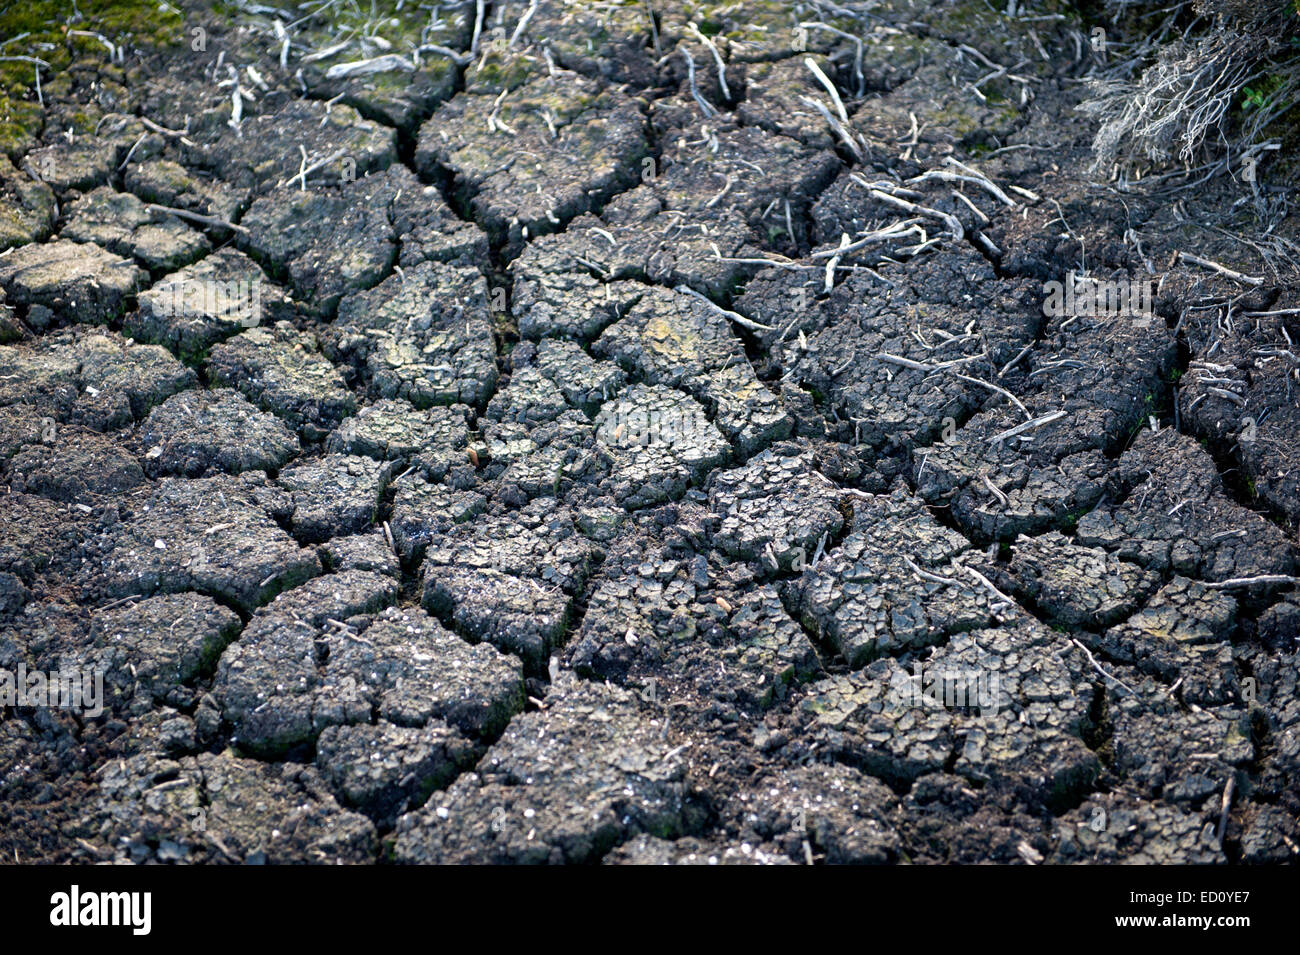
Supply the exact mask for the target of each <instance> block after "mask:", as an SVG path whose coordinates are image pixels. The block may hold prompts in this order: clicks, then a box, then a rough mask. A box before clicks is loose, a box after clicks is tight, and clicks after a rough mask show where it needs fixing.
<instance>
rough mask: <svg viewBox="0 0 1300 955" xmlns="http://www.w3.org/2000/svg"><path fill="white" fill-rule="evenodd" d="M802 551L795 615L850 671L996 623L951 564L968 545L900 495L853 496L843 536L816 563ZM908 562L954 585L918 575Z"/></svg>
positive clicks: (975, 587)
mask: <svg viewBox="0 0 1300 955" xmlns="http://www.w3.org/2000/svg"><path fill="white" fill-rule="evenodd" d="M829 503H830V502H829V501H828V502H827V505H825V506H829ZM828 517H829V512H828ZM826 526H827V527H830V526H833V525H830V524H827V525H826ZM738 529H739V528H738ZM804 546H805V548H806V554H807V556H806V558H805V561H806V563H807V569H806V570H805V571H804V574H803V578H802V580H801V581H800V584H799V591H800V599H799V607H800V614H801V616H802V618H803V620H804V624H805V625H806V626H808V627H809V628H812V629H815V630H816V631H817V633H818V634H820V635H821V636H822V638H824V639H825V640H827V641H828V642H829V643H830V644H831V645H832V646H833V647H835V649H836V650H838V651H839V653H840V655H841V656H842V657H843V658H844V659H845V661H846V662H847V663H848V664H849V666H851V667H854V668H856V667H860V666H862V665H863V664H865V663H867V662H868V661H870V660H872V659H874V658H875V657H878V656H880V655H882V654H896V653H899V652H902V651H905V650H907V649H915V648H919V647H924V646H927V645H929V644H934V643H939V642H941V641H942V640H943V639H944V638H945V637H948V636H950V635H952V634H955V633H959V632H962V631H966V630H973V629H976V628H979V627H986V626H989V625H990V624H991V623H992V622H993V620H994V609H993V607H992V606H991V605H990V599H989V595H988V594H987V593H986V592H985V591H984V590H983V589H982V588H981V587H980V585H979V584H978V583H977V582H976V581H975V579H974V578H973V577H970V576H968V575H966V574H964V573H961V572H960V571H959V569H958V568H957V566H956V563H957V560H958V558H959V557H961V556H963V555H964V554H965V553H966V552H967V551H968V550H969V548H970V543H969V542H968V541H967V540H966V539H965V538H964V537H962V536H961V535H960V534H958V533H957V532H956V531H953V530H950V529H948V528H946V527H944V526H942V525H941V524H939V523H937V522H936V521H935V520H934V518H933V517H931V516H930V514H929V512H928V511H927V510H926V508H925V505H924V504H923V503H922V502H921V501H920V500H919V499H917V498H915V497H913V496H911V495H910V494H908V493H907V492H906V490H905V489H902V488H899V489H896V490H895V491H894V492H893V493H892V494H889V495H874V496H872V497H870V498H862V497H857V498H854V500H853V520H852V523H851V524H850V525H849V531H848V534H847V535H846V536H845V537H844V540H843V541H842V542H841V543H840V545H839V546H838V547H834V548H829V549H828V550H827V551H826V553H825V555H824V556H823V557H822V559H821V560H818V561H817V562H816V563H813V558H814V557H815V556H816V555H815V554H814V552H813V551H812V550H811V549H810V548H809V547H808V545H804ZM905 558H906V559H910V560H911V561H912V562H913V563H914V564H916V565H917V566H918V567H919V568H921V569H922V570H923V571H925V572H927V573H930V574H934V575H935V576H939V577H946V578H950V579H951V580H952V583H949V584H946V585H945V584H940V583H938V582H937V581H933V580H929V579H926V578H923V577H921V576H919V575H918V574H917V573H916V572H915V571H914V570H912V568H910V567H908V566H907V563H906V560H905Z"/></svg>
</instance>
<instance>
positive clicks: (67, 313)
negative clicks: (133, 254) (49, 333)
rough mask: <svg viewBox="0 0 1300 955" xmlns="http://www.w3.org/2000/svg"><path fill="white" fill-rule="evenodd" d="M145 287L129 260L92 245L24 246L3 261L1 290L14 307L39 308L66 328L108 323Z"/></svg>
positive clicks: (58, 242)
mask: <svg viewBox="0 0 1300 955" xmlns="http://www.w3.org/2000/svg"><path fill="white" fill-rule="evenodd" d="M144 283H145V273H144V272H143V271H141V270H140V269H139V268H137V267H136V266H135V265H134V264H133V263H132V262H131V260H130V259H124V258H121V257H120V256H117V255H114V254H113V253H111V252H108V251H105V250H104V249H101V248H100V247H99V246H97V245H94V244H92V243H82V242H73V241H71V240H68V239H59V240H56V241H54V242H46V243H42V244H39V245H36V244H33V245H24V246H21V247H20V248H18V249H15V250H14V251H13V252H11V253H10V254H8V255H6V256H5V257H4V258H3V259H0V288H3V289H4V291H5V293H6V295H7V296H8V299H9V301H10V302H12V303H13V304H15V305H26V306H28V307H29V308H30V307H34V306H40V307H42V308H45V309H48V310H49V311H50V312H52V313H53V314H54V316H55V317H56V318H57V319H58V320H59V321H62V322H67V323H75V322H80V323H85V324H88V325H105V324H107V323H108V322H110V321H112V320H113V319H115V318H117V317H118V316H119V315H121V314H122V309H123V308H124V307H125V304H126V300H127V299H128V298H129V297H130V296H132V295H134V294H135V292H136V290H138V289H139V288H141V286H143V285H144Z"/></svg>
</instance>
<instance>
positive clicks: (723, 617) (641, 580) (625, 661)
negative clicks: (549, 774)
mask: <svg viewBox="0 0 1300 955" xmlns="http://www.w3.org/2000/svg"><path fill="white" fill-rule="evenodd" d="M701 510H702V509H701V508H699V506H698V505H696V506H695V507H694V511H695V513H694V514H690V513H688V512H687V509H686V507H685V506H684V507H683V508H682V509H681V510H680V511H679V515H678V516H679V524H678V525H676V526H678V527H681V528H685V527H687V526H689V525H690V524H692V523H693V522H698V521H700V511H701ZM636 530H637V531H638V532H640V533H644V532H645V529H644V528H637V529H636ZM719 598H722V599H721V600H720V599H719ZM566 656H567V659H568V660H569V661H570V662H571V664H572V666H573V668H574V670H575V671H576V672H578V673H579V674H581V675H584V676H588V677H593V678H596V679H613V680H617V681H619V682H624V683H628V684H630V685H635V686H640V687H642V688H645V692H650V691H649V689H648V688H649V687H651V686H653V688H654V691H653V692H654V695H655V697H656V698H662V699H663V700H666V701H673V702H674V705H690V706H691V708H692V709H693V710H701V709H702V710H708V711H710V712H719V711H724V712H730V713H732V714H733V715H734V716H735V717H736V718H739V717H740V716H741V715H742V714H741V712H739V711H738V708H739V710H741V711H744V712H747V713H748V714H751V715H752V714H755V713H761V712H763V711H765V710H767V709H768V708H770V707H771V706H773V705H774V704H776V703H778V702H780V701H781V700H783V699H785V698H786V696H787V695H788V694H789V691H790V688H791V687H792V686H793V685H795V684H797V683H800V682H802V681H803V680H805V679H807V678H808V677H810V676H811V675H812V674H813V672H814V671H815V669H816V667H817V654H816V651H815V649H814V648H813V645H812V643H811V641H810V640H809V639H808V636H807V634H806V633H804V631H803V630H802V629H801V628H800V627H799V625H798V624H797V623H796V622H795V621H794V620H793V619H791V617H790V615H789V614H788V613H787V612H786V610H785V608H784V606H782V604H781V600H780V597H779V596H778V594H777V592H776V590H775V588H773V587H771V586H760V587H757V588H755V589H753V590H749V591H744V592H739V593H738V592H735V591H734V590H732V589H731V588H730V587H728V586H727V585H726V584H725V583H724V582H720V581H717V580H715V579H713V578H712V575H711V574H710V568H709V563H708V560H707V559H706V558H705V557H704V556H702V555H695V556H693V557H692V556H691V555H690V554H689V553H686V552H681V551H679V550H676V549H670V548H666V547H663V548H656V547H653V546H650V547H647V546H645V545H644V544H643V543H642V542H641V541H640V540H638V539H637V538H636V537H635V536H634V535H632V534H629V535H627V536H625V537H623V538H622V539H621V541H620V542H618V543H615V544H614V545H613V546H612V547H611V553H610V555H609V556H608V557H607V558H606V560H605V563H604V564H602V566H601V570H600V572H599V574H598V575H597V577H596V580H595V584H594V587H593V589H592V593H591V596H590V598H588V602H587V612H586V614H585V615H584V616H583V619H582V627H581V629H580V630H579V632H578V636H577V639H576V641H575V642H574V645H573V647H572V648H571V649H570V650H569V651H568V653H567V654H566Z"/></svg>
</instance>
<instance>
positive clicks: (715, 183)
mask: <svg viewBox="0 0 1300 955" xmlns="http://www.w3.org/2000/svg"><path fill="white" fill-rule="evenodd" d="M715 135H716V138H715V137H714V136H710V137H702V136H697V135H696V134H695V132H694V130H691V131H689V132H688V131H681V132H679V133H677V134H676V137H675V138H671V139H670V141H669V142H668V143H667V144H666V145H665V148H664V150H663V164H664V165H663V170H662V172H661V174H660V175H658V176H656V177H655V178H654V180H653V183H652V185H653V188H654V190H655V192H656V194H657V195H658V196H659V197H660V198H661V199H662V201H663V207H664V210H665V212H684V213H687V214H688V215H690V216H691V217H692V218H694V219H696V220H711V219H714V218H715V217H721V216H723V215H724V214H725V213H726V212H727V211H728V210H732V211H734V212H735V213H736V214H738V215H740V216H742V217H743V218H744V219H745V220H746V221H747V222H748V223H749V225H750V226H751V227H752V228H754V229H755V230H759V231H760V234H761V232H762V231H763V230H765V229H766V223H767V222H768V221H769V220H767V219H766V218H764V212H765V211H766V210H767V209H768V207H769V206H772V205H773V204H774V203H775V204H776V205H778V206H782V207H783V206H784V203H785V202H789V203H790V206H791V211H792V216H796V215H797V216H798V217H799V218H800V219H802V217H803V214H804V213H805V212H806V211H807V209H808V207H809V206H810V205H811V203H812V202H813V199H814V198H815V197H816V196H817V194H818V193H819V192H821V190H822V189H824V188H826V186H828V185H830V183H831V181H832V180H833V179H834V178H835V174H836V173H837V172H838V171H839V169H840V163H839V160H838V159H837V158H836V157H835V154H834V153H832V152H830V151H828V150H818V149H810V148H808V147H807V146H804V145H803V144H802V143H800V142H798V141H796V140H794V139H790V138H789V137H787V136H780V135H776V134H773V133H768V132H765V131H763V130H761V129H758V128H756V127H753V126H743V127H739V128H736V127H733V128H730V129H728V128H722V129H720V130H719V131H718V132H717V133H716V134H715ZM724 190H725V191H724ZM770 221H771V222H776V221H781V222H784V221H785V210H784V208H782V209H781V214H780V217H779V220H778V219H776V218H773V219H771V220H770ZM793 238H796V239H798V238H800V237H799V236H796V237H793Z"/></svg>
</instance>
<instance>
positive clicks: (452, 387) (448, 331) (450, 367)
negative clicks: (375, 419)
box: [333, 262, 497, 408]
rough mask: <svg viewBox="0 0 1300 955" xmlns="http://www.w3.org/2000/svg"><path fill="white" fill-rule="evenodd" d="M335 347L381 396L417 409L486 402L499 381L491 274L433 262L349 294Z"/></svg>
mask: <svg viewBox="0 0 1300 955" xmlns="http://www.w3.org/2000/svg"><path fill="white" fill-rule="evenodd" d="M335 330H336V338H335V344H334V346H333V347H334V348H335V349H336V350H337V352H338V354H339V356H340V357H341V358H345V359H348V360H351V361H353V362H354V363H356V364H358V365H360V366H361V367H363V368H364V369H365V370H366V371H367V372H368V373H369V375H370V376H371V379H372V387H373V389H374V391H375V392H376V393H377V394H378V395H379V396H380V397H382V398H403V399H405V400H407V401H409V402H411V403H412V404H413V405H415V406H416V407H417V408H427V407H429V406H430V405H435V404H439V405H445V404H456V403H464V404H471V405H475V406H477V407H480V408H481V407H483V405H484V404H486V403H487V400H488V398H489V397H491V395H492V392H493V390H494V389H495V388H496V382H497V365H496V343H495V340H494V339H493V336H492V315H491V311H490V308H489V305H488V288H487V281H486V280H485V279H484V278H483V276H482V274H481V273H480V272H479V271H478V270H477V269H474V268H471V267H463V266H454V265H446V264H443V263H438V262H426V263H421V264H420V265H417V266H415V267H414V268H412V269H408V270H406V271H405V274H404V275H392V276H390V277H389V278H387V279H385V280H384V281H383V282H382V283H381V284H380V285H379V286H377V287H376V288H374V289H372V290H370V291H368V292H361V293H358V294H355V295H350V296H348V297H347V298H345V299H344V300H343V302H342V304H341V305H340V306H339V315H338V320H337V322H336V324H335Z"/></svg>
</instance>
